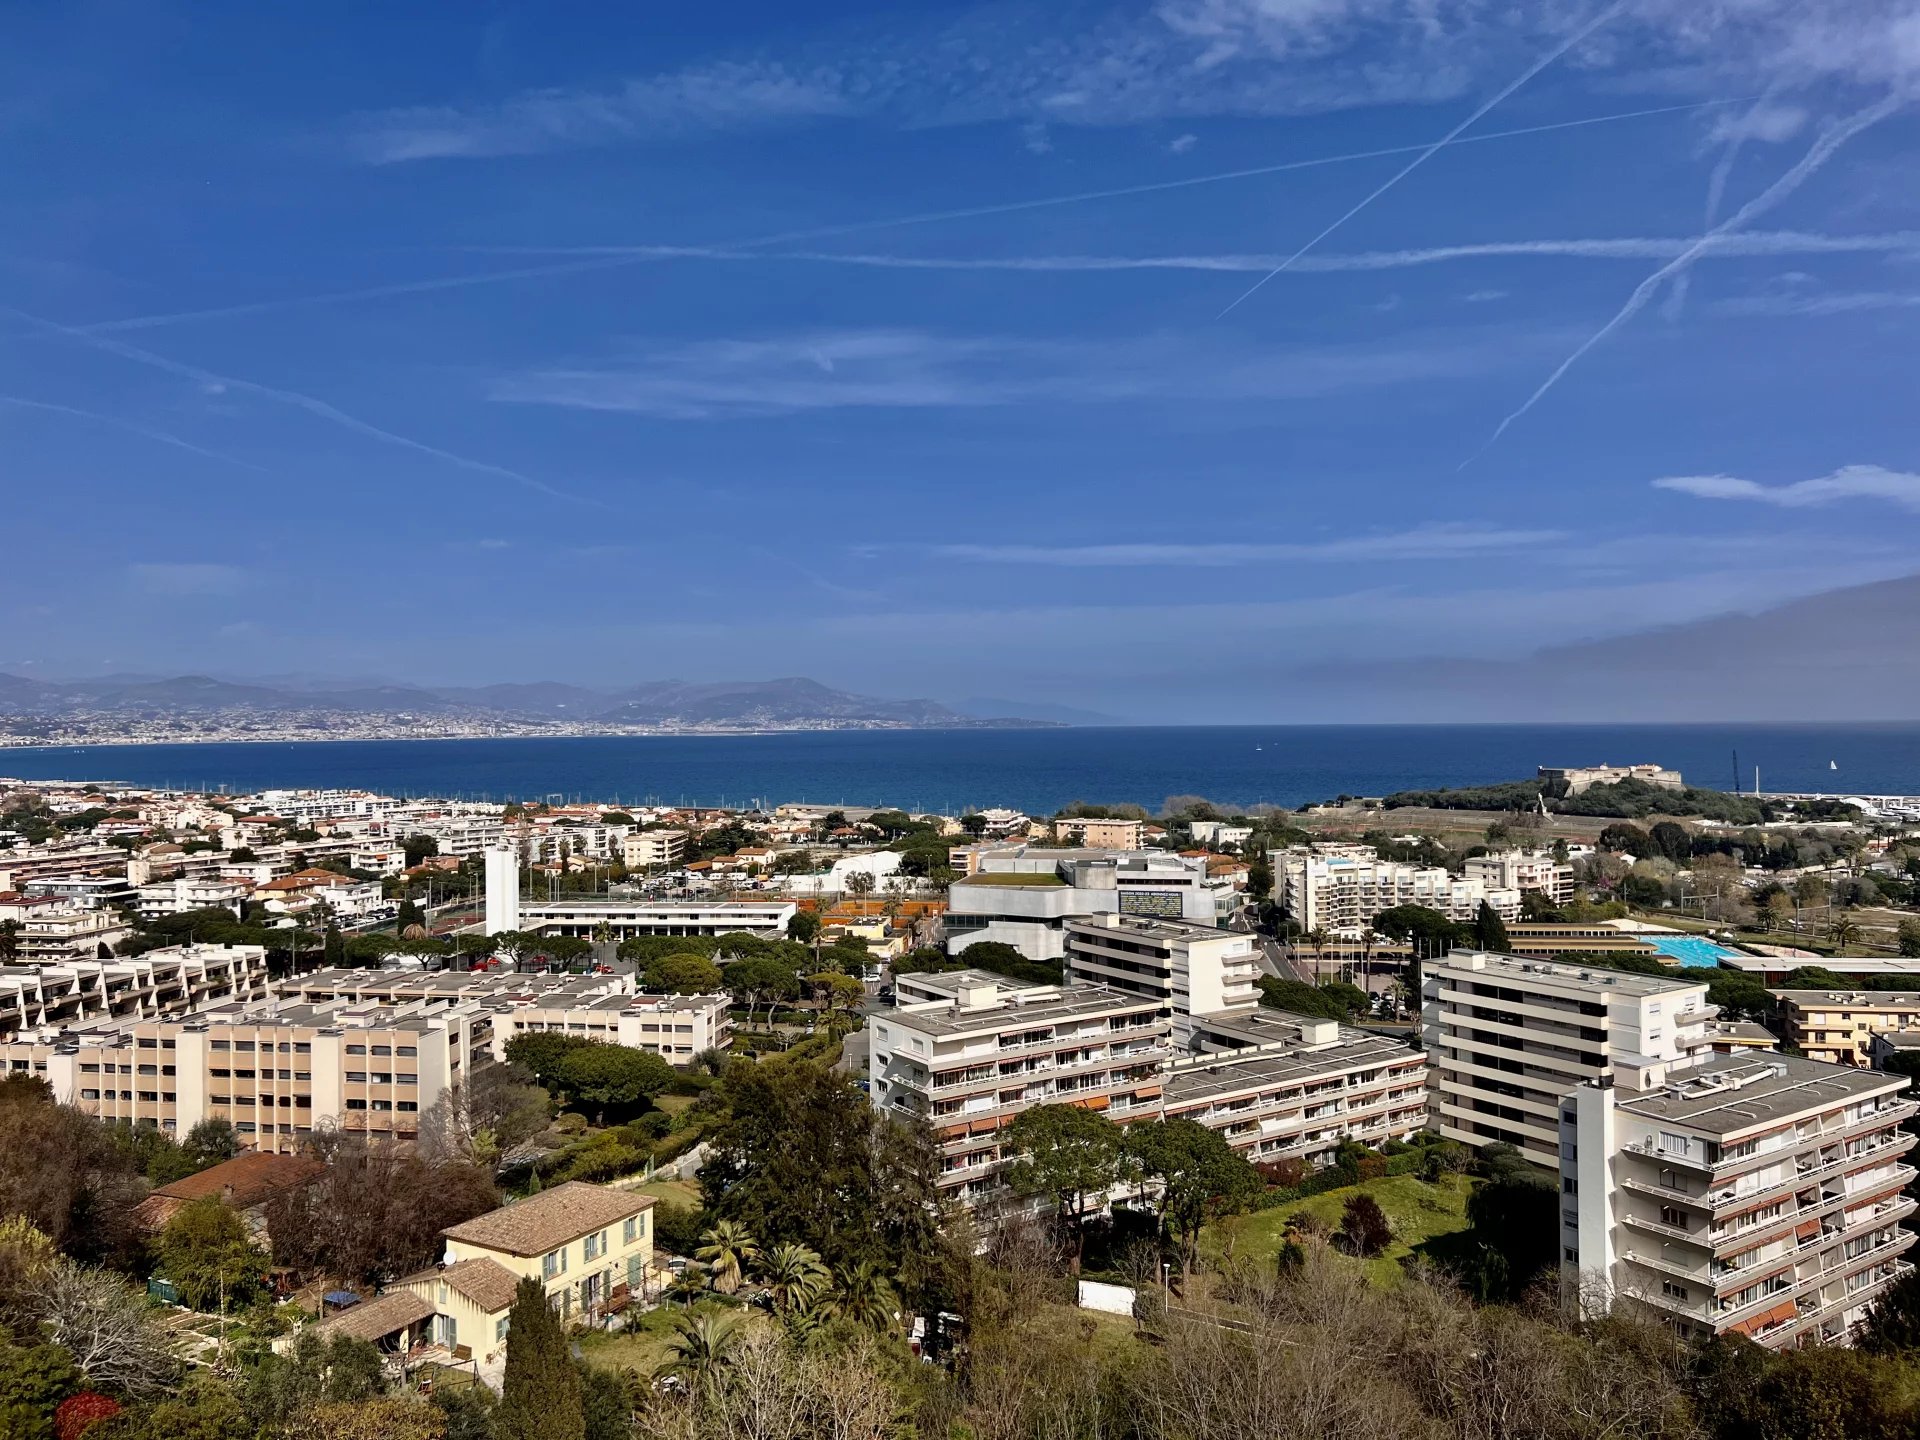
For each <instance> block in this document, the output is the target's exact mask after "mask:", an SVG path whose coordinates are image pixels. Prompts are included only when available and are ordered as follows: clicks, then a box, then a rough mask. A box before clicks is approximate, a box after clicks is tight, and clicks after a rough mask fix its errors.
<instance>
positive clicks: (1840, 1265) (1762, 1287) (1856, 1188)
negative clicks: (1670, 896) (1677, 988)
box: [1560, 1055, 1916, 1349]
mask: <svg viewBox="0 0 1920 1440" xmlns="http://www.w3.org/2000/svg"><path fill="white" fill-rule="evenodd" d="M1906 1084H1907V1081H1906V1079H1905V1077H1903V1076H1897V1075H1884V1074H1877V1073H1874V1072H1872V1071H1861V1070H1854V1069H1848V1068H1845V1067H1841V1066H1835V1065H1827V1064H1822V1063H1821V1062H1819V1061H1813V1060H1805V1059H1801V1058H1799V1057H1797V1056H1787V1055H1759V1056H1751V1055H1728V1056H1716V1057H1714V1058H1713V1059H1711V1060H1709V1061H1707V1062H1705V1063H1704V1064H1702V1065H1700V1066H1697V1067H1694V1068H1691V1069H1687V1070H1683V1071H1680V1072H1678V1073H1675V1074H1671V1075H1668V1076H1666V1077H1664V1079H1661V1080H1655V1081H1653V1082H1652V1083H1650V1084H1648V1085H1646V1086H1645V1087H1644V1088H1642V1087H1636V1086H1633V1085H1629V1084H1621V1083H1618V1081H1615V1082H1613V1083H1610V1082H1609V1081H1608V1080H1607V1079H1605V1078H1601V1079H1595V1080H1591V1081H1588V1082H1587V1083H1585V1084H1582V1085H1581V1086H1579V1087H1578V1088H1577V1089H1576V1090H1575V1091H1574V1092H1573V1093H1572V1095H1571V1096H1569V1097H1568V1099H1567V1100H1566V1101H1565V1103H1564V1104H1563V1106H1562V1110H1561V1122H1560V1133H1561V1145H1562V1159H1561V1162H1560V1175H1561V1192H1562V1196H1561V1199H1562V1231H1563V1233H1562V1252H1561V1275H1562V1279H1563V1282H1564V1283H1565V1285H1566V1287H1567V1289H1568V1291H1569V1293H1571V1294H1575V1295H1577V1296H1578V1298H1579V1300H1580V1303H1581V1304H1582V1306H1583V1307H1584V1308H1585V1309H1586V1310H1587V1311H1588V1313H1590V1314H1593V1313H1604V1312H1605V1310H1606V1309H1607V1307H1608V1306H1610V1305H1624V1306H1629V1307H1632V1308H1635V1309H1639V1310H1641V1311H1643V1312H1646V1313H1651V1314H1652V1315H1654V1316H1656V1317H1657V1318H1659V1319H1661V1320H1664V1321H1665V1322H1666V1323H1668V1324H1669V1325H1671V1326H1672V1327H1673V1328H1674V1329H1675V1330H1677V1331H1678V1332H1679V1333H1680V1334H1681V1335H1682V1336H1685V1337H1689V1338H1691V1337H1696V1336H1707V1335H1719V1334H1726V1333H1729V1332H1731V1333H1735V1334H1740V1335H1745V1336H1746V1337H1748V1338H1749V1339H1752V1340H1755V1341H1758V1342H1759V1343H1760V1344H1762V1345H1766V1346H1770V1347H1772V1348H1774V1349H1783V1348H1787V1347H1792V1346H1801V1345H1808V1344H1844V1343H1846V1342H1847V1341H1849V1340H1850V1339H1851V1338H1852V1337H1853V1334H1854V1332H1855V1331H1856V1330H1857V1328H1858V1327H1859V1325H1860V1323H1861V1321H1862V1320H1864V1319H1865V1318H1866V1315H1867V1311H1868V1309H1869V1308H1870V1307H1871V1305H1872V1303H1873V1301H1874V1300H1875V1299H1876V1298H1877V1297H1878V1296H1880V1295H1881V1294H1883V1293H1884V1292H1885V1291H1886V1289H1887V1288H1888V1287H1889V1286H1890V1285H1892V1284H1893V1283H1894V1282H1895V1281H1897V1280H1898V1279H1899V1278H1900V1277H1901V1276H1902V1275H1904V1274H1905V1273H1906V1272H1907V1271H1909V1270H1911V1269H1912V1268H1913V1267H1912V1265H1911V1264H1910V1263H1909V1262H1908V1261H1906V1260H1905V1259H1903V1258H1901V1257H1902V1256H1903V1255H1904V1254H1905V1252H1906V1250H1907V1249H1908V1247H1910V1246H1911V1245H1912V1244H1913V1241H1914V1235H1913V1232H1912V1231H1910V1230H1907V1229H1905V1228H1903V1226H1902V1224H1901V1222H1902V1221H1903V1220H1905V1219H1906V1218H1907V1217H1908V1216H1910V1215H1911V1214H1912V1213H1913V1210H1914V1202H1913V1201H1912V1200H1911V1199H1909V1198H1907V1196H1906V1195H1905V1194H1904V1190H1905V1187H1906V1185H1907V1183H1908V1182H1909V1181H1910V1180H1912V1178H1913V1176H1914V1169H1913V1167H1912V1166H1911V1165H1908V1164H1906V1163H1905V1162H1904V1160H1903V1157H1904V1156H1905V1155H1906V1153H1907V1151H1908V1150H1909V1149H1910V1148H1911V1147H1912V1146H1913V1144H1914V1137H1913V1136H1912V1135H1910V1134H1907V1133H1905V1132H1904V1131H1903V1130H1902V1129H1901V1122H1902V1121H1903V1120H1906V1119H1907V1118H1908V1117H1910V1116H1911V1115H1913V1113H1914V1111H1915V1109H1916V1107H1915V1105H1914V1104H1913V1102H1912V1101H1910V1100H1907V1099H1905V1098H1903V1097H1902V1096H1901V1094H1900V1091H1901V1090H1902V1089H1903V1088H1904V1087H1905V1085H1906Z"/></svg>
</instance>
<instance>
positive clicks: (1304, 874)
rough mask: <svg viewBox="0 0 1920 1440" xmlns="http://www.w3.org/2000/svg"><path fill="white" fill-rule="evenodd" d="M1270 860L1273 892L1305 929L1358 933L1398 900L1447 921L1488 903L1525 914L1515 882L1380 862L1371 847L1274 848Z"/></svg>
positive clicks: (1511, 914)
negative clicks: (1491, 884) (1504, 884)
mask: <svg viewBox="0 0 1920 1440" xmlns="http://www.w3.org/2000/svg"><path fill="white" fill-rule="evenodd" d="M1270 859H1271V861H1272V864H1273V874H1274V895H1275V898H1276V899H1277V900H1278V901H1279V903H1280V905H1281V908H1283V909H1284V910H1285V911H1286V912H1287V914H1288V915H1289V916H1291V917H1292V918H1293V920H1294V922H1295V923H1296V924H1298V925H1299V926H1300V927H1301V928H1302V929H1305V930H1320V929H1324V930H1328V931H1331V932H1332V933H1334V934H1337V935H1343V936H1348V937H1355V936H1358V935H1360V934H1361V932H1363V931H1364V930H1365V929H1366V928H1367V927H1368V926H1369V925H1371V924H1372V923H1373V918H1374V916H1376V915H1378V914H1379V913H1380V912H1381V911H1383V910H1391V909H1393V907H1394V906H1396V905H1420V906H1424V907H1425V908H1427V909H1429V910H1437V911H1439V912H1440V913H1441V914H1442V915H1445V916H1446V917H1447V918H1448V919H1449V920H1460V921H1470V920H1472V919H1473V918H1474V917H1475V916H1476V915H1478V914H1479V913H1480V905H1481V903H1482V902H1483V901H1484V902H1485V903H1486V904H1488V905H1491V906H1492V907H1493V908H1494V910H1495V911H1496V912H1498V914H1499V915H1500V918H1501V919H1503V920H1518V919H1519V918H1520V891H1519V890H1518V889H1517V888H1513V889H1506V888H1499V889H1489V888H1488V887H1487V885H1486V884H1485V883H1484V882H1483V881H1481V880H1479V879H1477V878H1474V877H1471V876H1464V875H1454V874H1451V873H1449V872H1448V871H1447V870H1446V869H1445V868H1444V867H1442V866H1438V865H1407V864H1403V863H1401V862H1400V861H1397V860H1382V859H1381V858H1380V857H1379V855H1378V854H1376V853H1375V852H1374V849H1373V847H1372V846H1371V845H1327V846H1322V847H1320V849H1318V850H1317V851H1316V850H1307V849H1304V848H1296V849H1289V850H1274V851H1271V852H1270Z"/></svg>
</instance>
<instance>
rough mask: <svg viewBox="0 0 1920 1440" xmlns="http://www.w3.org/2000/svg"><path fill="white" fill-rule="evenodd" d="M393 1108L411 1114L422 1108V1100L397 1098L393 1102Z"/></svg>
mask: <svg viewBox="0 0 1920 1440" xmlns="http://www.w3.org/2000/svg"><path fill="white" fill-rule="evenodd" d="M393 1108H394V1109H396V1110H403V1111H406V1112H407V1113H409V1114H411V1113H412V1112H414V1111H416V1110H418V1109H419V1108H420V1102H419V1101H418V1100H396V1101H394V1102H393Z"/></svg>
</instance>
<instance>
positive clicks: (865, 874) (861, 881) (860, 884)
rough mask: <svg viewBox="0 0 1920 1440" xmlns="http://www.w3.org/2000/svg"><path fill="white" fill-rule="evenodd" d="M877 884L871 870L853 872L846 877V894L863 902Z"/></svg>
mask: <svg viewBox="0 0 1920 1440" xmlns="http://www.w3.org/2000/svg"><path fill="white" fill-rule="evenodd" d="M877 883H878V882H877V881H876V880H875V879H874V875H873V872H872V871H871V870H855V871H853V872H852V873H851V874H849V875H848V876H847V893H848V894H849V895H851V896H853V897H854V899H856V900H864V899H866V898H867V896H869V895H871V894H872V893H873V887H874V886H875V884H877Z"/></svg>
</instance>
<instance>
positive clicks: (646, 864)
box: [620, 830, 687, 870]
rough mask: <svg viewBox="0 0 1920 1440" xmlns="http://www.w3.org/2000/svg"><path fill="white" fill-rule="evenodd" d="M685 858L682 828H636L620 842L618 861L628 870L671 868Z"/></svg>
mask: <svg viewBox="0 0 1920 1440" xmlns="http://www.w3.org/2000/svg"><path fill="white" fill-rule="evenodd" d="M686 858H687V832H686V831H684V830H637V831H635V832H634V833H633V834H631V835H628V836H627V837H626V838H625V839H624V840H622V841H621V842H620V863H621V864H623V865H625V866H626V867H627V868H628V869H629V870H672V869H674V868H675V867H676V866H678V865H679V864H680V862H681V861H682V860H684V859H686Z"/></svg>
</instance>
